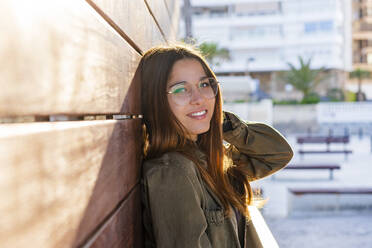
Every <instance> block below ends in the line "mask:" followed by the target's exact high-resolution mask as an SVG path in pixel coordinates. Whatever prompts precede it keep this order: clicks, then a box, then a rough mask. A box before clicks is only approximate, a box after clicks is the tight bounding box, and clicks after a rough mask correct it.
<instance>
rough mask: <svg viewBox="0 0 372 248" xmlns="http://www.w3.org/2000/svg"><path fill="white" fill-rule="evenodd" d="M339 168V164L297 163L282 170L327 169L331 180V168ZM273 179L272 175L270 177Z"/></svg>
mask: <svg viewBox="0 0 372 248" xmlns="http://www.w3.org/2000/svg"><path fill="white" fill-rule="evenodd" d="M339 169H341V167H340V165H337V164H323V165H322V164H316V165H313V164H306V165H297V164H291V165H288V166H286V167H284V170H329V180H333V170H339ZM272 178H273V179H275V177H274V175H273V177H272Z"/></svg>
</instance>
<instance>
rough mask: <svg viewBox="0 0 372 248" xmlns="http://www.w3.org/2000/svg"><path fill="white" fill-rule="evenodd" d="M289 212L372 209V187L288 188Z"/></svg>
mask: <svg viewBox="0 0 372 248" xmlns="http://www.w3.org/2000/svg"><path fill="white" fill-rule="evenodd" d="M288 193H289V195H288V213H290V214H295V213H296V212H297V213H299V212H300V213H302V214H303V213H304V212H306V211H314V212H319V211H334V210H336V211H340V210H357V211H358V212H359V211H361V210H366V209H370V210H372V187H363V186H361V187H360V186H358V187H355V186H351V187H350V186H349V187H342V186H340V187H337V186H336V187H329V186H325V187H311V186H310V187H304V188H295V187H289V188H288Z"/></svg>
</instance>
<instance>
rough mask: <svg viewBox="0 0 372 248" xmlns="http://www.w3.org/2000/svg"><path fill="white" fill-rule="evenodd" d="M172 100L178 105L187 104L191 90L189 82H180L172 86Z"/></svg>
mask: <svg viewBox="0 0 372 248" xmlns="http://www.w3.org/2000/svg"><path fill="white" fill-rule="evenodd" d="M170 92H171V94H170V95H171V97H172V100H173V101H174V102H175V103H176V104H178V105H186V103H187V102H188V101H189V95H190V92H191V88H190V85H189V84H187V83H180V84H176V85H174V86H173V87H172V88H170Z"/></svg>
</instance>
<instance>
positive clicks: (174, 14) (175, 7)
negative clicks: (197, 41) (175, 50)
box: [165, 0, 181, 41]
mask: <svg viewBox="0 0 372 248" xmlns="http://www.w3.org/2000/svg"><path fill="white" fill-rule="evenodd" d="M165 4H166V5H167V6H168V7H167V9H168V10H170V13H169V16H170V18H171V25H172V30H171V31H172V33H171V34H170V40H171V41H172V40H176V39H177V32H178V25H179V20H180V10H181V9H180V4H179V1H178V0H165Z"/></svg>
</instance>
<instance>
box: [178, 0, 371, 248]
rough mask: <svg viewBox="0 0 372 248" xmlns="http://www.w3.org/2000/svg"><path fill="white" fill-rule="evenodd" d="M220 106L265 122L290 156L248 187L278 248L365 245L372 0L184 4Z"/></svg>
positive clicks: (181, 34)
mask: <svg viewBox="0 0 372 248" xmlns="http://www.w3.org/2000/svg"><path fill="white" fill-rule="evenodd" d="M180 3H181V16H180V23H179V31H178V39H179V40H183V41H185V42H188V43H191V44H195V45H197V46H199V48H200V49H201V51H202V52H203V53H204V54H205V55H206V57H207V59H208V61H209V63H210V65H211V66H212V68H213V70H214V71H215V73H216V75H217V77H218V80H219V81H220V83H221V87H222V90H223V99H224V108H225V109H226V110H231V111H233V112H235V113H237V114H239V115H240V116H241V117H242V118H243V119H245V120H248V121H260V122H265V123H268V124H270V125H273V126H274V127H275V128H276V129H278V130H279V131H280V132H281V133H282V134H283V135H285V136H286V137H287V139H288V141H289V142H290V144H291V145H292V147H293V149H294V152H295V156H294V158H293V160H292V161H291V163H290V165H289V167H293V168H291V170H290V169H285V170H282V171H280V172H279V173H277V175H275V178H273V177H270V178H266V179H263V180H259V181H258V182H254V183H253V184H254V186H255V187H257V188H260V189H261V192H262V195H263V197H264V198H266V199H268V201H267V203H266V205H265V206H264V207H263V209H262V212H263V214H264V215H265V217H266V220H267V222H268V224H269V226H270V227H271V229H272V232H273V234H274V236H275V237H276V239H277V241H278V243H279V246H280V247H299V246H301V247H369V246H371V244H372V225H371V224H370V223H371V221H372V211H371V210H372V180H371V177H372V162H371V161H372V146H371V143H372V74H371V71H372V1H369V0H312V1H309V0H231V1H223V0H194V1H193V0H184V1H181V2H180Z"/></svg>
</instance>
